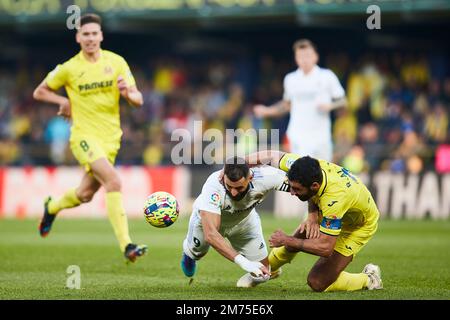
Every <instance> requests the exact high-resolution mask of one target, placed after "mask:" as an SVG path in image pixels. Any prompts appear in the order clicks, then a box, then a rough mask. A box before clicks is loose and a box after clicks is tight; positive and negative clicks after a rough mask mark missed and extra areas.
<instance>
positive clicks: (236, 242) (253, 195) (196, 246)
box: [183, 166, 289, 261]
mask: <svg viewBox="0 0 450 320" xmlns="http://www.w3.org/2000/svg"><path fill="white" fill-rule="evenodd" d="M250 170H251V173H252V174H253V179H252V180H251V182H250V188H249V190H248V192H247V194H246V195H245V196H244V197H243V198H242V199H241V200H239V201H236V200H233V199H231V198H230V197H229V196H228V194H227V193H226V191H225V187H224V185H223V184H222V183H221V182H220V181H219V175H220V171H216V172H214V173H212V174H211V175H210V176H209V177H208V179H207V180H206V182H205V184H204V185H203V188H202V192H201V194H200V195H199V196H198V197H197V199H196V200H195V202H194V204H193V210H192V215H191V218H190V221H189V230H188V233H187V236H186V238H185V240H184V241H183V250H184V253H185V254H187V255H188V256H189V257H191V258H192V259H195V260H198V259H200V258H201V257H202V256H204V255H205V254H206V253H207V252H208V249H209V244H208V243H207V242H206V241H205V240H204V235H203V227H202V221H201V216H200V211H207V212H210V213H215V214H218V215H220V218H221V224H220V230H219V232H220V234H221V235H222V236H223V237H225V238H227V239H228V241H229V242H230V244H231V246H232V247H233V248H234V249H235V250H236V251H238V252H239V253H240V254H242V255H243V256H245V257H246V258H247V259H249V260H251V261H261V260H263V259H264V258H266V257H267V247H266V244H265V241H264V236H263V233H262V228H261V220H260V218H259V215H258V213H257V212H256V210H255V207H256V206H257V205H258V204H259V203H260V202H261V201H263V200H264V198H265V197H266V196H267V194H268V193H269V192H270V191H272V190H278V191H286V192H288V191H289V184H288V181H287V179H286V173H285V172H283V171H281V170H279V169H276V168H273V167H269V166H263V167H256V168H252V169H250Z"/></svg>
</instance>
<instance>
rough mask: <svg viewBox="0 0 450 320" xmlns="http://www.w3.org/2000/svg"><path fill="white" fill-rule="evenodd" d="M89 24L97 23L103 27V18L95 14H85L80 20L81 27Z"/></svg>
mask: <svg viewBox="0 0 450 320" xmlns="http://www.w3.org/2000/svg"><path fill="white" fill-rule="evenodd" d="M87 23H96V24H98V25H100V26H101V25H102V18H101V17H100V16H99V15H98V14H95V13H86V14H83V15H82V16H81V18H80V26H83V25H85V24H87Z"/></svg>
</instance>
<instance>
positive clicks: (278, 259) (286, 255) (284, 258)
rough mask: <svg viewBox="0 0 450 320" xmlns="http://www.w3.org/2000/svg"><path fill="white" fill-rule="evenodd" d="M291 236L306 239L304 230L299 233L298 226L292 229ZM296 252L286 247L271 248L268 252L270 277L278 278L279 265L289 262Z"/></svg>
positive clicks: (279, 273) (279, 272)
mask: <svg viewBox="0 0 450 320" xmlns="http://www.w3.org/2000/svg"><path fill="white" fill-rule="evenodd" d="M292 236H294V237H296V238H299V239H306V231H303V232H302V233H300V231H299V228H297V230H295V231H294V233H293V234H292ZM297 253H298V252H292V251H289V250H288V249H287V248H286V247H279V248H273V249H272V250H271V251H270V253H269V263H270V270H271V276H270V278H271V279H275V278H278V277H279V276H280V275H281V266H283V265H285V264H286V263H291V261H292V260H293V259H294V257H295V256H296V255H297Z"/></svg>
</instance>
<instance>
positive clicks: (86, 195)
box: [77, 190, 95, 203]
mask: <svg viewBox="0 0 450 320" xmlns="http://www.w3.org/2000/svg"><path fill="white" fill-rule="evenodd" d="M94 194H95V192H93V191H91V190H87V191H82V192H80V193H78V194H77V197H78V199H79V200H80V201H81V202H82V203H86V202H90V201H91V200H92V198H93V197H94Z"/></svg>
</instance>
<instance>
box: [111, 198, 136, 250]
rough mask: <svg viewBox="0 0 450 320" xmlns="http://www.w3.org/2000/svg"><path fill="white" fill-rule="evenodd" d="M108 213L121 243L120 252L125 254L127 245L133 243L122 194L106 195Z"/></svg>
mask: <svg viewBox="0 0 450 320" xmlns="http://www.w3.org/2000/svg"><path fill="white" fill-rule="evenodd" d="M106 211H107V212H108V218H109V221H110V222H111V225H112V227H113V229H114V233H115V235H116V238H117V240H118V241H119V246H120V250H122V252H123V251H125V247H126V246H127V244H129V243H131V239H130V235H129V233H128V220H127V215H126V214H125V209H124V208H123V201H122V193H120V192H107V193H106Z"/></svg>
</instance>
